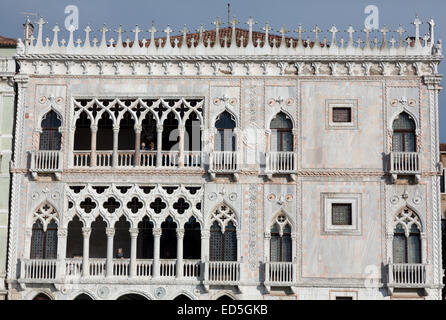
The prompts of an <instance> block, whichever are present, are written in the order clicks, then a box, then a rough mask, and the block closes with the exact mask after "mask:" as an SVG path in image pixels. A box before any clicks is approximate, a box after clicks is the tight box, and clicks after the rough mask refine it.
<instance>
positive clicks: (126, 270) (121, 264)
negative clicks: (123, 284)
mask: <svg viewBox="0 0 446 320" xmlns="http://www.w3.org/2000/svg"><path fill="white" fill-rule="evenodd" d="M113 275H114V276H115V277H128V276H129V275H130V259H113Z"/></svg>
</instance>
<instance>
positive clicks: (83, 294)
mask: <svg viewBox="0 0 446 320" xmlns="http://www.w3.org/2000/svg"><path fill="white" fill-rule="evenodd" d="M73 300H93V299H92V298H91V297H90V296H89V295H88V294H85V293H81V294H80V295H78V296H77V297H76V298H74V299H73Z"/></svg>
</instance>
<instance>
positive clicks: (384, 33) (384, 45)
mask: <svg viewBox="0 0 446 320" xmlns="http://www.w3.org/2000/svg"><path fill="white" fill-rule="evenodd" d="M379 31H381V33H382V34H383V38H382V42H381V49H384V48H387V32H389V31H390V30H389V29H388V28H387V26H386V25H384V26H383V27H382V28H381V30H379Z"/></svg>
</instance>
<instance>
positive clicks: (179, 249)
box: [176, 229, 184, 278]
mask: <svg viewBox="0 0 446 320" xmlns="http://www.w3.org/2000/svg"><path fill="white" fill-rule="evenodd" d="M183 239H184V229H177V276H176V277H177V278H182V277H183Z"/></svg>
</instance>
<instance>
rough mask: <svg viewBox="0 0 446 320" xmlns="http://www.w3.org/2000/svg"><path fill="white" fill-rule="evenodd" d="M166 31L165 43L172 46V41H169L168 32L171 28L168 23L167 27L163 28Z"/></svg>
mask: <svg viewBox="0 0 446 320" xmlns="http://www.w3.org/2000/svg"><path fill="white" fill-rule="evenodd" d="M163 31H164V32H165V33H166V45H169V46H172V43H171V42H170V34H171V33H172V32H173V30H172V29H171V28H170V25H169V24H168V25H167V28H166V29H164V30H163Z"/></svg>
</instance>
